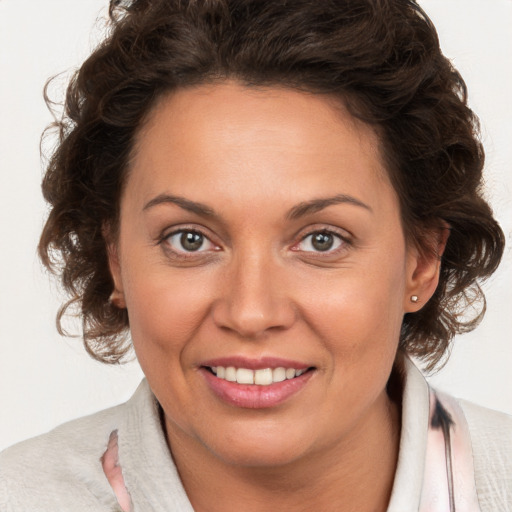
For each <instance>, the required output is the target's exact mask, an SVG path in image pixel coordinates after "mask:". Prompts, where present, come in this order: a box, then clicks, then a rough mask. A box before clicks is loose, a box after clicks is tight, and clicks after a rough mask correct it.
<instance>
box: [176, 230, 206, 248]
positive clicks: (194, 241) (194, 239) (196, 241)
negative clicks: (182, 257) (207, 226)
mask: <svg viewBox="0 0 512 512" xmlns="http://www.w3.org/2000/svg"><path fill="white" fill-rule="evenodd" d="M180 242H181V245H182V247H183V248H184V249H185V250H187V251H197V250H198V249H200V248H201V245H203V235H201V234H199V233H192V232H190V231H188V232H185V233H183V234H182V235H181V238H180Z"/></svg>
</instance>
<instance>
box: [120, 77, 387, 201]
mask: <svg viewBox="0 0 512 512" xmlns="http://www.w3.org/2000/svg"><path fill="white" fill-rule="evenodd" d="M131 174H132V176H131V177H130V179H129V181H132V182H135V185H134V186H133V187H132V189H135V190H136V191H137V194H138V195H139V196H140V201H144V200H148V199H150V197H149V196H151V195H156V194H159V193H162V192H167V193H176V192H179V193H180V194H184V195H192V196H193V197H194V199H196V200H205V199H207V198H210V197H212V195H213V194H216V195H217V196H218V197H219V196H223V197H224V199H226V200H229V199H230V198H231V199H237V198H238V199H245V200H247V201H251V200H252V201H253V200H261V199H262V192H263V195H265V192H266V195H272V197H273V199H274V200H276V199H277V200H279V198H280V199H282V200H283V201H284V202H286V201H287V200H288V199H289V198H290V194H292V195H294V196H295V197H294V199H296V200H308V199H310V198H311V196H315V195H317V196H323V195H326V194H330V195H332V192H333V188H337V190H336V192H338V193H347V192H350V193H353V194H361V195H363V196H366V197H367V198H369V197H368V196H371V195H372V194H373V195H374V196H375V195H377V196H378V195H379V193H380V192H379V189H381V188H382V187H384V188H389V180H388V176H387V172H386V171H385V169H384V166H383V164H382V159H381V156H380V150H379V139H378V136H377V135H376V133H375V132H374V130H373V129H372V128H370V127H369V126H368V125H366V124H364V123H362V122H361V121H359V120H357V119H355V118H354V117H353V116H351V115H350V114H349V113H348V112H347V110H346V109H345V107H344V106H343V104H342V102H341V101H340V100H335V99H334V98H331V97H326V96H325V95H314V94H310V93H304V92H300V91H296V90H292V89H288V88H253V87H251V88H248V87H245V86H243V85H241V84H238V83H236V82H226V83H222V84H215V85H201V86H198V87H194V88H187V89H181V90H177V91H175V92H173V93H171V94H169V95H167V96H164V97H163V98H161V99H160V101H159V102H158V104H157V105H156V106H155V107H154V109H153V111H152V112H151V114H150V115H149V116H148V119H147V121H146V123H145V124H144V126H143V128H142V129H141V130H140V132H139V134H138V137H137V140H136V145H135V152H134V159H133V162H132V169H131ZM338 189H339V190H338ZM142 196H144V197H142ZM301 196H304V197H301ZM373 199H378V198H377V197H374V198H373Z"/></svg>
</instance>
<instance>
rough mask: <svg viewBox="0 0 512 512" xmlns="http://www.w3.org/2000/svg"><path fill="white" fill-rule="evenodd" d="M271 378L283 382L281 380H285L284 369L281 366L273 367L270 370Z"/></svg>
mask: <svg viewBox="0 0 512 512" xmlns="http://www.w3.org/2000/svg"><path fill="white" fill-rule="evenodd" d="M272 380H273V381H274V382H283V380H286V369H285V368H283V367H282V366H281V367H279V368H274V371H273V372H272Z"/></svg>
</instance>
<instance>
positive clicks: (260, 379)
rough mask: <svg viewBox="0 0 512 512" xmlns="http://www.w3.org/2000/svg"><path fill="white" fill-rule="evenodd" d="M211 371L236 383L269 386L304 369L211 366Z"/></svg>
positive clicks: (293, 376) (296, 375)
mask: <svg viewBox="0 0 512 512" xmlns="http://www.w3.org/2000/svg"><path fill="white" fill-rule="evenodd" d="M211 370H212V372H213V373H214V374H215V375H216V376H217V377H218V378H219V379H224V380H227V381H229V382H237V383H238V384H256V385H257V386H270V385H271V384H274V383H276V382H283V381H284V380H287V379H288V380H289V379H293V378H295V377H299V376H300V375H302V374H303V373H304V372H305V371H306V369H302V370H296V369H295V368H283V367H282V366H280V367H278V368H273V369H272V368H262V369H260V370H250V369H248V368H235V367H234V366H228V367H226V368H225V367H224V366H212V367H211Z"/></svg>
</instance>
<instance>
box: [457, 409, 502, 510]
mask: <svg viewBox="0 0 512 512" xmlns="http://www.w3.org/2000/svg"><path fill="white" fill-rule="evenodd" d="M458 402H459V404H460V406H461V408H462V410H463V412H464V416H465V417H466V420H467V423H468V427H469V433H470V436H471V445H472V450H473V460H474V467H475V480H476V484H477V491H478V499H479V502H480V503H481V505H482V510H512V508H507V507H511V504H512V416H509V415H508V414H504V413H501V412H497V411H493V410H491V409H487V408H485V407H481V406H479V405H476V404H473V403H471V402H467V401H465V400H459V401H458Z"/></svg>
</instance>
